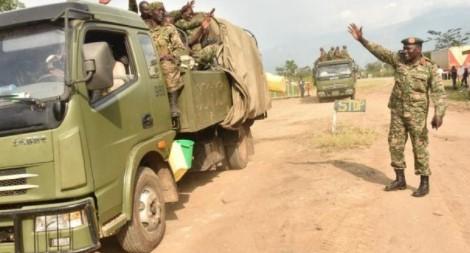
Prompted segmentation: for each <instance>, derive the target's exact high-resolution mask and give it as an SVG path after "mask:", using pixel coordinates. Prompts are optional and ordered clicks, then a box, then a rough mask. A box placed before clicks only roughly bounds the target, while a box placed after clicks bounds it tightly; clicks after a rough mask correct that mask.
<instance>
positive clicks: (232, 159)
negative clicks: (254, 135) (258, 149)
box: [225, 127, 250, 170]
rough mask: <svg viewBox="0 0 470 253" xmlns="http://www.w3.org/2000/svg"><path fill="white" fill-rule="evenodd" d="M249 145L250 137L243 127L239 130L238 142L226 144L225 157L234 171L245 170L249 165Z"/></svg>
mask: <svg viewBox="0 0 470 253" xmlns="http://www.w3.org/2000/svg"><path fill="white" fill-rule="evenodd" d="M249 144H250V140H249V135H248V133H247V131H246V130H245V129H244V128H243V127H242V128H241V129H240V130H239V138H238V141H237V142H234V143H227V144H225V155H226V157H227V162H228V165H229V167H230V168H231V169H232V170H240V169H244V168H245V167H246V165H247V164H248V155H249V147H248V145H249Z"/></svg>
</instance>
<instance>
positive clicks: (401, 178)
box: [384, 170, 406, 192]
mask: <svg viewBox="0 0 470 253" xmlns="http://www.w3.org/2000/svg"><path fill="white" fill-rule="evenodd" d="M395 175H396V178H395V180H394V181H393V182H391V183H390V184H389V185H387V186H385V189H384V190H385V191H387V192H389V191H397V190H404V189H406V180H405V170H395Z"/></svg>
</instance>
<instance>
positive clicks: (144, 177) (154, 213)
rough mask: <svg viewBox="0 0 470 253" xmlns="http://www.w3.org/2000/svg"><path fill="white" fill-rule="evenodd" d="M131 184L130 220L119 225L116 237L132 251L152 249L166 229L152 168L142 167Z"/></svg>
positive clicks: (160, 198) (159, 191)
mask: <svg viewBox="0 0 470 253" xmlns="http://www.w3.org/2000/svg"><path fill="white" fill-rule="evenodd" d="M137 177H138V178H137V182H136V184H135V188H134V196H133V199H134V202H133V207H132V220H131V221H130V222H128V223H127V225H126V226H125V227H124V228H122V229H121V231H120V232H119V233H118V235H117V239H118V241H119V244H120V245H121V247H122V248H123V249H124V250H125V251H127V252H131V253H147V252H151V251H152V250H153V249H155V247H157V245H158V244H159V243H160V241H161V240H162V239H163V235H164V233H165V202H164V197H163V194H162V191H161V187H160V181H159V178H158V176H157V174H155V172H154V171H153V170H152V169H150V168H148V167H141V168H140V169H139V174H138V175H137Z"/></svg>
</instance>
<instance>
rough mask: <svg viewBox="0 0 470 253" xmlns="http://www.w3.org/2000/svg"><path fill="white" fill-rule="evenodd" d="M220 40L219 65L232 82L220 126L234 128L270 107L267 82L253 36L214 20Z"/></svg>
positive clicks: (229, 24)
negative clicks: (228, 102)
mask: <svg viewBox="0 0 470 253" xmlns="http://www.w3.org/2000/svg"><path fill="white" fill-rule="evenodd" d="M217 21H218V23H219V33H220V38H221V40H222V48H221V54H220V56H219V60H218V61H219V64H220V65H221V66H222V67H223V69H224V70H225V71H226V72H227V73H228V74H229V75H230V77H231V79H232V80H231V81H232V99H233V106H232V108H231V109H230V111H229V113H228V114H227V117H226V118H225V120H224V121H223V122H222V123H221V125H222V127H224V128H229V129H236V128H238V127H240V126H241V125H242V124H243V123H244V122H245V121H246V120H247V119H254V118H256V117H258V116H261V115H263V114H265V113H266V112H267V111H268V109H270V108H271V98H270V96H269V92H268V84H267V80H266V76H265V73H264V69H263V64H262V61H261V55H260V53H259V50H258V46H257V43H256V39H255V38H254V36H253V35H251V34H250V33H249V32H248V31H246V30H244V29H242V28H240V27H237V26H235V25H232V24H231V23H230V22H228V21H225V20H220V19H219V20H217Z"/></svg>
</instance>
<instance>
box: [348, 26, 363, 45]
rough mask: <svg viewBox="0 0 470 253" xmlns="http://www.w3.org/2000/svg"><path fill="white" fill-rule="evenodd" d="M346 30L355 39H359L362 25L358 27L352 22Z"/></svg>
mask: <svg viewBox="0 0 470 253" xmlns="http://www.w3.org/2000/svg"><path fill="white" fill-rule="evenodd" d="M348 31H349V33H350V34H351V35H352V36H353V38H354V39H355V40H357V41H360V40H361V39H362V26H361V27H359V28H358V27H357V25H356V24H354V23H352V24H350V25H349V27H348Z"/></svg>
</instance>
